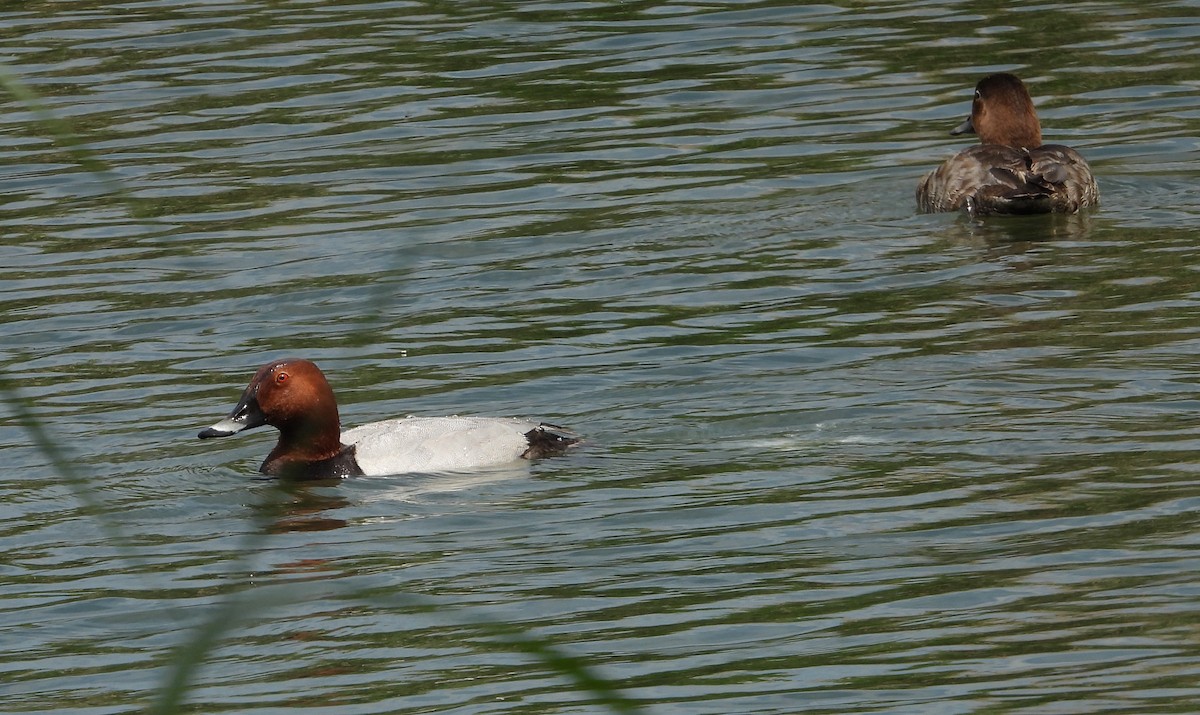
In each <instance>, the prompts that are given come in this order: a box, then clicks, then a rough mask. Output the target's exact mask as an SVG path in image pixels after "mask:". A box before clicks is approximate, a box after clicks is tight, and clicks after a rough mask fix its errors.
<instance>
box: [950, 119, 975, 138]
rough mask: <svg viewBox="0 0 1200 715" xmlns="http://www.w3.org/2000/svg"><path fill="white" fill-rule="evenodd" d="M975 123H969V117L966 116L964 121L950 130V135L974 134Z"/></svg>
mask: <svg viewBox="0 0 1200 715" xmlns="http://www.w3.org/2000/svg"><path fill="white" fill-rule="evenodd" d="M974 133H975V125H974V124H972V123H971V118H970V117H967V119H966V121H964V122H963V123H962V124H959V125H958V126H957V127H955V128H953V129H951V130H950V136H952V137H956V136H958V135H959V134H974Z"/></svg>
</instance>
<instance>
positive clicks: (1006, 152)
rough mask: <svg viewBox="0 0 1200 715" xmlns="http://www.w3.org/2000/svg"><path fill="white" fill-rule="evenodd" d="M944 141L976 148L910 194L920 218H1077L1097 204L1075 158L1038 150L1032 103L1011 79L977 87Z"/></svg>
mask: <svg viewBox="0 0 1200 715" xmlns="http://www.w3.org/2000/svg"><path fill="white" fill-rule="evenodd" d="M950 134H951V135H953V136H958V135H960V134H976V135H978V136H979V141H980V143H979V144H977V145H975V146H972V147H969V148H967V149H963V150H962V151H960V152H959V153H957V154H955V155H954V156H952V157H950V158H949V159H947V160H946V161H945V162H943V163H942V165H941V166H939V167H937V168H936V169H934V170H933V171H931V172H929V173H928V174H926V175H925V178H924V179H922V180H921V184H920V186H918V187H917V208H918V209H919V210H920V211H921V212H922V213H936V212H939V211H957V210H959V209H963V208H965V209H966V210H967V212H968V213H969V214H971V215H972V216H986V215H991V214H1044V213H1077V212H1079V210H1080V209H1084V208H1088V207H1091V206H1097V205H1099V203H1100V191H1099V189H1097V188H1096V178H1095V177H1094V176H1093V175H1092V169H1091V167H1090V166H1088V163H1087V161H1086V160H1085V159H1084V158H1083V157H1082V156H1080V154H1079V152H1077V151H1075V150H1074V149H1072V148H1070V147H1067V146H1062V145H1060V144H1042V127H1041V124H1040V123H1039V122H1038V117H1037V112H1036V111H1034V108H1033V99H1032V98H1031V97H1030V96H1029V90H1028V89H1026V88H1025V84H1024V83H1023V82H1021V80H1020V79H1019V78H1018V77H1017V76H1016V75H1013V74H1010V73H1008V72H1000V73H997V74H991V75H988V76H986V77H984V78H983V79H981V80H979V83H978V84H977V85H976V86H975V98H974V99H973V100H972V102H971V114H970V116H968V117H967V119H966V121H964V122H963V123H962V124H960V125H958V126H957V127H955V128H954V129H953V130H952V131H951V132H950Z"/></svg>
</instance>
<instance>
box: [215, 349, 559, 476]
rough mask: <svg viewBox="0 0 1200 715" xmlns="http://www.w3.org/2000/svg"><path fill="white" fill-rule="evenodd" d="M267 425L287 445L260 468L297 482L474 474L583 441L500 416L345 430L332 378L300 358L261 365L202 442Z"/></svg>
mask: <svg viewBox="0 0 1200 715" xmlns="http://www.w3.org/2000/svg"><path fill="white" fill-rule="evenodd" d="M262 425H271V426H272V427H275V428H277V429H278V430H279V442H278V443H276V445H275V448H274V449H273V450H271V453H270V454H269V455H267V459H266V461H264V462H263V463H262V466H261V467H260V468H259V470H260V471H261V472H262V473H263V474H270V475H273V476H280V477H286V478H290V479H332V478H337V477H347V476H353V475H364V474H365V475H382V474H401V473H408V472H447V471H469V470H476V469H482V468H486V467H493V466H500V465H504V464H508V463H511V462H516V461H518V460H521V459H534V458H537V457H546V456H551V455H555V454H561V453H562V452H564V451H566V450H567V449H568V448H569V447H571V446H572V445H575V444H578V443H579V441H580V438H579V437H578V436H577V435H575V434H573V433H571V432H570V431H568V430H564V429H562V428H560V427H555V426H554V425H548V424H538V423H536V422H527V421H524V420H519V419H507V418H493V417H405V418H400V419H391V420H384V421H383V422H372V423H370V424H366V425H362V426H361V427H355V428H354V429H351V430H347V431H345V432H343V431H342V428H341V422H340V421H339V419H338V408H337V400H335V399H334V396H333V388H331V387H330V386H329V382H328V381H327V380H326V379H325V375H324V374H323V373H322V372H321V370H320V368H318V367H317V366H316V365H315V364H313V363H312V362H309V361H308V360H296V359H289V360H276V361H274V362H271V363H267V364H266V365H263V366H262V367H261V368H259V369H258V372H256V373H254V377H253V378H252V379H251V380H250V384H249V385H247V386H246V389H245V391H244V392H243V393H242V399H241V400H239V401H238V403H237V406H236V407H234V408H233V411H232V412H230V413H229V416H228V417H226V418H225V419H223V420H221V421H220V422H218V423H216V424H215V425H213V426H212V427H209V428H208V429H206V430H204V431H203V432H201V433H200V439H208V438H210V437H226V436H228V435H231V434H235V433H237V432H241V431H242V430H247V429H252V428H254V427H260V426H262Z"/></svg>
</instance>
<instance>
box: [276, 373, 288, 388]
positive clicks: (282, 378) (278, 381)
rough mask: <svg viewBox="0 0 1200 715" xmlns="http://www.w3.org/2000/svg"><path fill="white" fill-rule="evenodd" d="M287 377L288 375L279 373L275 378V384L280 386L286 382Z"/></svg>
mask: <svg viewBox="0 0 1200 715" xmlns="http://www.w3.org/2000/svg"><path fill="white" fill-rule="evenodd" d="M288 377H289V375H288V374H287V373H286V372H281V373H279V374H278V375H276V376H275V382H276V384H279V385H282V384H283V383H285V382H287V379H288Z"/></svg>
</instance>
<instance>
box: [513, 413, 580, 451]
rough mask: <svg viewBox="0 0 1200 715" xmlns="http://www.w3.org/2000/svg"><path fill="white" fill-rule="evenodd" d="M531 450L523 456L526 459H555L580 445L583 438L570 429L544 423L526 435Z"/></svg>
mask: <svg viewBox="0 0 1200 715" xmlns="http://www.w3.org/2000/svg"><path fill="white" fill-rule="evenodd" d="M525 439H527V440H529V449H527V450H525V453H524V454H522V455H521V456H522V457H524V458H525V459H541V458H542V457H554V456H557V455H559V454H562V453H563V452H566V451H567V450H568V449H570V448H571V447H574V446H576V445H578V444H580V443H581V442H582V441H583V438H582V437H580V436H579V435H577V434H575V433H574V432H572V431H571V430H569V429H564V428H562V427H559V426H558V425H550V424H546V423H544V422H543V423H542V424H540V425H538V426H537V427H534V428H533V429H531V430H529V431H528V432H526V433H525Z"/></svg>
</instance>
